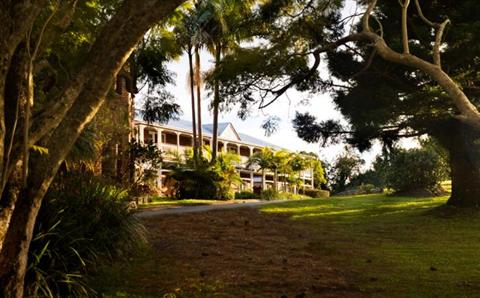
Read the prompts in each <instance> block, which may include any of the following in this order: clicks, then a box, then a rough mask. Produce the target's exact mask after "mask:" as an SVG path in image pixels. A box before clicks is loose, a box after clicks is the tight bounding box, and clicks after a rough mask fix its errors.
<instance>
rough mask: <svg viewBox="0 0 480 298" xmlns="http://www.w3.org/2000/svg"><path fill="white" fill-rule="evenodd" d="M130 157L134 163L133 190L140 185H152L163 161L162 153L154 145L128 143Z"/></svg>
mask: <svg viewBox="0 0 480 298" xmlns="http://www.w3.org/2000/svg"><path fill="white" fill-rule="evenodd" d="M129 154H130V156H131V158H132V160H133V161H134V167H135V171H136V173H135V180H134V182H133V185H132V186H131V187H132V188H133V189H135V188H138V186H140V185H147V186H148V185H152V184H154V180H155V179H156V178H157V177H158V170H159V169H160V167H161V165H162V161H163V157H162V152H161V151H160V150H159V149H158V147H157V145H156V144H152V143H147V144H140V143H138V142H136V141H133V142H131V143H130V153H129Z"/></svg>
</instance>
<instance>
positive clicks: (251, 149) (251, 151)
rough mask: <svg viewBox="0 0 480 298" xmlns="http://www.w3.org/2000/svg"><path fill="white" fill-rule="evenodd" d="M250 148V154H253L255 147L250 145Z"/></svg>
mask: <svg viewBox="0 0 480 298" xmlns="http://www.w3.org/2000/svg"><path fill="white" fill-rule="evenodd" d="M248 148H249V149H250V156H252V155H253V147H251V146H249V147H248Z"/></svg>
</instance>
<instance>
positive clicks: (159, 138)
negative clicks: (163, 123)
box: [157, 128, 162, 149]
mask: <svg viewBox="0 0 480 298" xmlns="http://www.w3.org/2000/svg"><path fill="white" fill-rule="evenodd" d="M157 148H158V149H162V129H161V128H157Z"/></svg>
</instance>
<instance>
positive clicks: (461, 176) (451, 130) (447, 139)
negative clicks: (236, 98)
mask: <svg viewBox="0 0 480 298" xmlns="http://www.w3.org/2000/svg"><path fill="white" fill-rule="evenodd" d="M433 135H434V136H435V137H436V139H438V140H439V142H440V144H441V145H442V146H444V147H445V148H446V149H447V151H448V153H449V159H450V171H451V173H450V175H451V179H452V193H451V196H450V199H449V200H448V202H447V204H448V205H452V206H458V207H480V133H479V132H478V131H476V129H474V128H472V127H471V126H470V125H468V124H465V123H463V122H461V121H459V120H449V121H447V122H446V123H442V124H440V125H437V127H436V130H434V134H433Z"/></svg>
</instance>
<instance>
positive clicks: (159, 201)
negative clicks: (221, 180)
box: [138, 197, 225, 209]
mask: <svg viewBox="0 0 480 298" xmlns="http://www.w3.org/2000/svg"><path fill="white" fill-rule="evenodd" d="M221 203H225V201H220V200H172V199H167V198H161V197H154V198H153V199H152V202H149V203H146V204H140V205H139V206H138V207H139V208H141V209H144V208H152V207H158V206H166V205H171V206H202V205H214V204H221Z"/></svg>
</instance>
